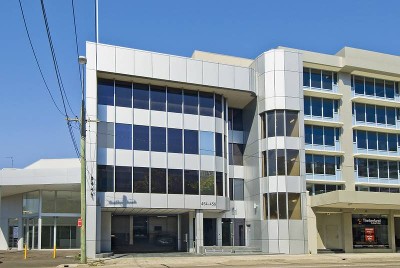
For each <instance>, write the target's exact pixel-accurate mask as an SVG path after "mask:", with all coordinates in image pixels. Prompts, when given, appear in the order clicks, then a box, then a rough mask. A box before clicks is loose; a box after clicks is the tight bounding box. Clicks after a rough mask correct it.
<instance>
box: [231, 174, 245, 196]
mask: <svg viewBox="0 0 400 268" xmlns="http://www.w3.org/2000/svg"><path fill="white" fill-rule="evenodd" d="M233 200H244V180H243V179H236V178H235V179H233Z"/></svg>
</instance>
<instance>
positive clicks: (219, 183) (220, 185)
mask: <svg viewBox="0 0 400 268" xmlns="http://www.w3.org/2000/svg"><path fill="white" fill-rule="evenodd" d="M223 180H224V176H223V173H222V172H217V174H216V179H215V184H216V187H217V195H218V196H223V195H224V182H223Z"/></svg>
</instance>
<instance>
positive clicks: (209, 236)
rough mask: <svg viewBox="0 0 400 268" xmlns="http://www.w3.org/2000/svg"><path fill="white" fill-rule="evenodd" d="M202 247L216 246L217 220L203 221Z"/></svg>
mask: <svg viewBox="0 0 400 268" xmlns="http://www.w3.org/2000/svg"><path fill="white" fill-rule="evenodd" d="M203 234H204V237H203V239H204V246H215V245H217V220H216V219H203Z"/></svg>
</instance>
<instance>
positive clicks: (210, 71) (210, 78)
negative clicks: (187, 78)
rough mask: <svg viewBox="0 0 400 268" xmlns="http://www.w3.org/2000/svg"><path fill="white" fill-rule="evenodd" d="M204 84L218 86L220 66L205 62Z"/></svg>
mask: <svg viewBox="0 0 400 268" xmlns="http://www.w3.org/2000/svg"><path fill="white" fill-rule="evenodd" d="M203 84H204V85H208V86H218V64H217V63H211V62H203Z"/></svg>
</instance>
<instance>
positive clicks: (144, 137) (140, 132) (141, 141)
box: [133, 125, 149, 151]
mask: <svg viewBox="0 0 400 268" xmlns="http://www.w3.org/2000/svg"><path fill="white" fill-rule="evenodd" d="M133 149H134V150H139V151H149V127H148V126H138V125H134V126H133Z"/></svg>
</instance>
